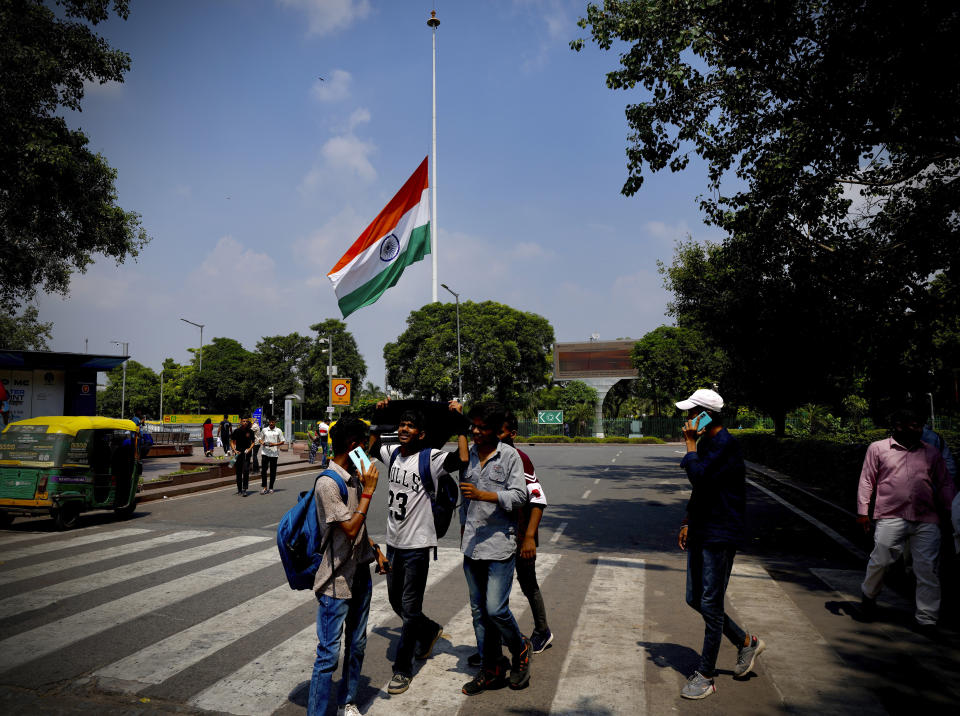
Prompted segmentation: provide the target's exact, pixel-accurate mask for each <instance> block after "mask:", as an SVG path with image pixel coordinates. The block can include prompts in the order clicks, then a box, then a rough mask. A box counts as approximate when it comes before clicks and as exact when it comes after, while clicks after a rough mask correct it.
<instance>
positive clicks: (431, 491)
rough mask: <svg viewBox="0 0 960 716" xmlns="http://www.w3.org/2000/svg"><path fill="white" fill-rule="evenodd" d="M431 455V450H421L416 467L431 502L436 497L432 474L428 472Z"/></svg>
mask: <svg viewBox="0 0 960 716" xmlns="http://www.w3.org/2000/svg"><path fill="white" fill-rule="evenodd" d="M432 455H433V449H432V448H428V447H427V448H424V449H423V450H421V451H420V457H419V465H418V467H419V468H420V482H421V483H422V484H423V486H424V487H425V488H426V490H427V494H428V495H430V501H431V502H432V501H433V500H435V499H436V497H437V486H436V484H434V482H433V473H432V472H431V471H430V458H431V457H432Z"/></svg>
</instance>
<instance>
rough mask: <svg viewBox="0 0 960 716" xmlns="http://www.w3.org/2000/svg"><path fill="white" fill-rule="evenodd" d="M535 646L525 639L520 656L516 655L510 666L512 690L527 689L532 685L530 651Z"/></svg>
mask: <svg viewBox="0 0 960 716" xmlns="http://www.w3.org/2000/svg"><path fill="white" fill-rule="evenodd" d="M532 649H533V646H532V645H531V644H530V640H529V639H527V638H526V637H524V638H523V648H522V649H520V653H519V654H514V657H513V663H512V664H511V665H510V688H511V689H525V688H526V687H527V686H528V685H529V684H530V651H531V650H532Z"/></svg>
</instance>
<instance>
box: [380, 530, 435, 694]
mask: <svg viewBox="0 0 960 716" xmlns="http://www.w3.org/2000/svg"><path fill="white" fill-rule="evenodd" d="M432 551H433V547H422V548H419V549H394V548H393V547H391V546H390V545H387V559H388V560H389V561H390V572H389V573H388V574H387V593H388V594H389V595H390V606H391V607H393V611H395V612H396V613H397V615H398V616H399V617H400V618H401V619H403V626H402V627H401V628H400V643H399V644H398V645H397V657H396V660H395V661H394V662H393V673H395V674H403V675H404V676H409V677H412V676H413V655H414V650H415V649H416V646H417V643H418V642H421V643H429V642H430V641H432V640H433V638H434V637H435V636H436V634H437V631H438V630H439V629H440V625H439V624H437V623H436V622H435V621H433V620H432V619H428V618H427V617H426V616H424V614H423V593H424V592H425V591H426V589H427V572H428V571H429V569H430V553H431V552H432Z"/></svg>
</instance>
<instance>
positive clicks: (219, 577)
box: [0, 537, 278, 672]
mask: <svg viewBox="0 0 960 716" xmlns="http://www.w3.org/2000/svg"><path fill="white" fill-rule="evenodd" d="M237 539H242V538H239V537H238V538H237ZM247 539H252V540H254V541H260V540H257V539H256V538H247ZM277 561H278V557H277V549H276V547H270V549H265V550H262V551H260V552H254V553H253V554H248V555H245V556H243V557H240V558H239V559H234V560H231V561H229V562H224V563H223V564H218V565H216V566H213V567H209V568H208V569H204V570H201V571H199V572H196V573H194V574H190V575H187V576H185V577H181V578H179V579H174V580H172V581H169V582H163V583H162V584H158V585H157V586H155V587H149V588H147V589H143V590H141V591H139V592H135V593H134V594H130V595H128V596H126V597H121V598H120V599H115V600H113V601H112V602H106V603H104V604H101V605H100V606H98V607H94V608H92V609H87V610H86V611H83V612H80V613H78V614H74V615H72V616H69V617H65V618H63V619H58V620H56V621H54V622H48V623H47V624H44V625H42V626H39V627H36V628H35V629H30V630H29V631H25V632H22V633H20V634H17V635H16V636H12V637H9V638H7V639H4V640H3V641H0V672H2V671H6V670H7V669H12V668H13V667H15V666H19V665H20V664H24V663H26V662H28V661H32V660H34V659H38V658H40V657H44V656H49V655H50V654H54V653H56V652H57V651H59V650H61V649H64V648H66V647H67V646H69V645H70V644H73V643H75V642H78V641H80V640H81V639H86V638H88V637H91V636H94V635H95V634H99V633H100V632H103V631H106V630H107V629H111V628H113V627H115V626H118V625H120V624H124V623H126V622H128V621H132V620H134V619H136V618H137V617H140V616H143V615H144V614H147V613H149V612H152V611H154V610H157V609H167V608H169V607H171V606H172V605H174V604H176V603H177V602H179V601H181V600H184V599H187V598H188V597H192V596H194V595H196V594H199V593H201V592H204V591H206V590H208V589H213V588H215V587H219V586H222V585H224V584H227V583H229V582H231V581H233V580H235V579H239V578H240V577H243V576H246V575H248V574H252V573H253V572H256V571H258V570H261V569H263V568H265V567H268V566H271V565H276V563H277Z"/></svg>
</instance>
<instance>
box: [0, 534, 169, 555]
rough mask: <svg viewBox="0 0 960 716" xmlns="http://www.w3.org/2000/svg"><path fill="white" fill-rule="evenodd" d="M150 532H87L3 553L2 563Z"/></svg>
mask: <svg viewBox="0 0 960 716" xmlns="http://www.w3.org/2000/svg"><path fill="white" fill-rule="evenodd" d="M151 531H152V530H144V529H139V528H135V527H128V528H126V529H122V530H113V531H112V532H89V533H87V534H82V535H77V536H76V537H67V538H66V539H58V540H56V541H54V542H44V543H43V544H34V545H30V546H29V547H21V548H20V549H11V550H9V551H5V552H4V553H3V555H2V556H3V561H4V562H9V561H11V560H14V559H22V558H23V557H34V556H36V555H38V554H43V553H44V552H56V551H57V550H58V549H69V548H70V547H80V546H82V545H85V544H93V543H94V542H103V541H105V540H108V539H120V538H121V537H136V536H137V535H143V534H147V533H148V532H151Z"/></svg>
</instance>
